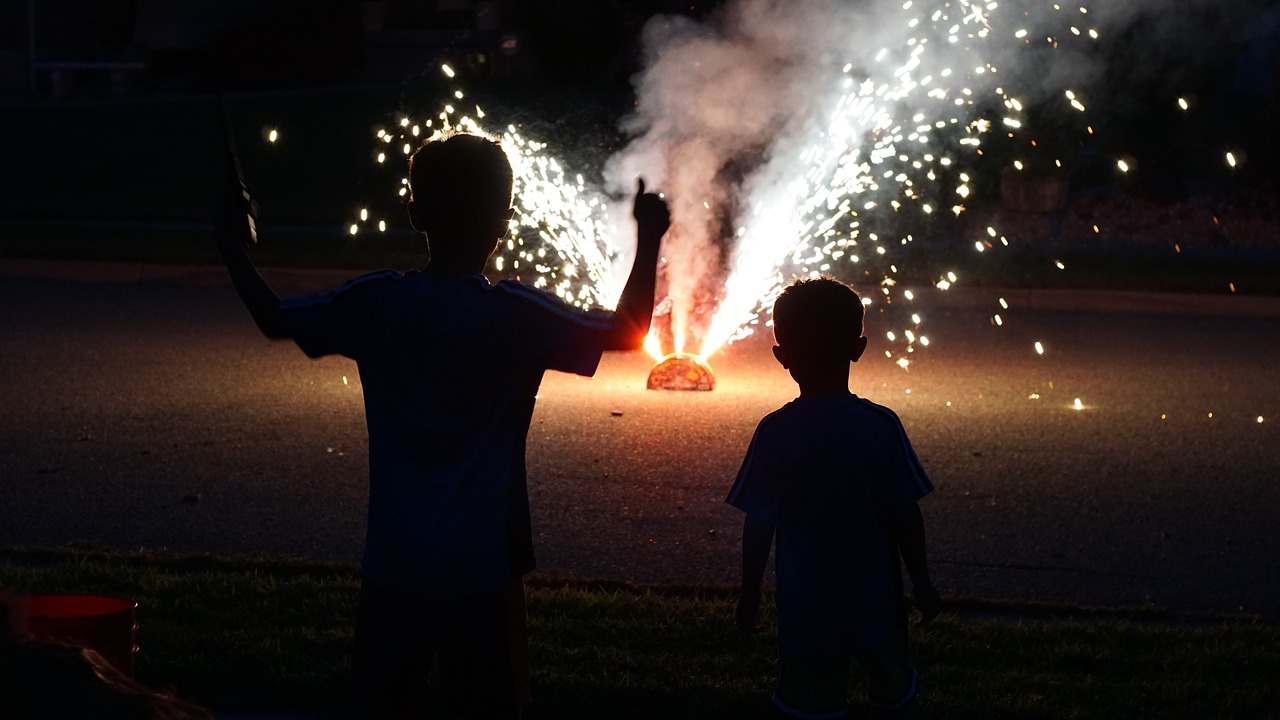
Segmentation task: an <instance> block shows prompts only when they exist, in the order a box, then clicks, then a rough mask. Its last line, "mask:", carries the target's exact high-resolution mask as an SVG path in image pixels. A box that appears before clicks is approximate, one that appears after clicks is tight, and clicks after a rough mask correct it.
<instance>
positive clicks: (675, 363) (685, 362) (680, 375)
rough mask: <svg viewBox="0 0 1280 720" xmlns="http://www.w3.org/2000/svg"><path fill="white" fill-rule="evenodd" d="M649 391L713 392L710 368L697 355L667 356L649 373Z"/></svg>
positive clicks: (714, 378)
mask: <svg viewBox="0 0 1280 720" xmlns="http://www.w3.org/2000/svg"><path fill="white" fill-rule="evenodd" d="M647 387H648V388H649V389H650V390H715V388H716V376H715V374H714V373H712V372H711V366H710V365H708V364H707V363H706V361H705V360H703V359H702V358H700V357H698V356H697V355H684V354H681V353H676V354H674V355H668V356H667V357H666V358H664V359H663V360H662V362H660V363H658V364H657V365H654V366H653V369H652V370H650V371H649V382H648V385H647Z"/></svg>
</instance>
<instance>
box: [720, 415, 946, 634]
mask: <svg viewBox="0 0 1280 720" xmlns="http://www.w3.org/2000/svg"><path fill="white" fill-rule="evenodd" d="M931 488H932V485H931V484H930V483H929V479H928V477H927V475H925V473H924V471H923V469H922V468H921V466H920V461H919V459H918V458H917V457H916V455H915V452H914V451H913V450H912V448H911V445H910V443H909V442H907V440H906V435H905V433H904V432H903V429H902V424H901V422H900V421H899V420H898V417H897V415H895V414H894V413H893V411H891V410H889V409H888V408H886V407H883V406H881V405H877V404H876V403H873V402H871V401H869V400H865V399H863V398H860V397H858V396H856V395H852V394H846V395H835V396H817V397H799V398H797V399H795V400H793V401H791V402H790V403H788V404H787V405H786V406H784V407H783V408H781V409H780V410H777V411H775V412H773V413H771V414H770V415H768V416H766V417H765V418H764V420H762V421H761V422H760V425H759V427H758V428H757V430H756V435H755V438H754V439H753V441H752V443H751V447H750V449H749V450H748V451H747V456H746V459H745V460H744V462H743V466H742V470H741V472H740V473H739V475H738V479H737V482H736V483H735V485H734V487H733V490H732V491H731V492H730V494H729V498H728V500H729V502H730V503H731V504H733V505H734V506H735V507H738V508H739V509H741V510H743V511H744V512H746V513H748V514H751V513H754V512H763V513H775V518H776V519H775V523H776V537H777V541H776V542H777V552H776V557H775V563H776V567H777V593H778V608H779V618H778V628H779V643H780V645H781V649H782V650H783V652H796V653H825V652H839V653H855V652H858V651H859V650H862V649H865V648H869V647H875V646H877V645H880V644H882V643H883V642H885V640H886V639H887V637H888V633H889V631H890V628H891V627H892V626H893V619H894V617H895V614H896V613H897V612H898V606H899V603H900V598H901V593H902V584H901V583H902V580H901V574H900V570H899V560H898V553H897V546H896V545H895V544H894V542H893V539H892V537H891V533H890V531H891V527H890V523H891V520H892V519H893V518H894V517H896V516H897V515H898V514H899V513H901V512H902V511H903V510H905V509H907V508H909V507H910V506H911V505H914V504H915V502H916V500H917V499H918V498H919V497H921V496H923V495H924V494H926V493H927V492H929V490H930V489H931Z"/></svg>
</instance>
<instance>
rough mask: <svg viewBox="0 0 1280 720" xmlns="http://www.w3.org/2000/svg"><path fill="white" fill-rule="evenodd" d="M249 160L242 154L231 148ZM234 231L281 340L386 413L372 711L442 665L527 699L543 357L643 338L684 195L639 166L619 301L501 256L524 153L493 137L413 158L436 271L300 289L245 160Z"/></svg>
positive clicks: (374, 546) (265, 321)
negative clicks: (674, 214)
mask: <svg viewBox="0 0 1280 720" xmlns="http://www.w3.org/2000/svg"><path fill="white" fill-rule="evenodd" d="M232 159H233V160H234V158H232ZM228 167H229V168H231V170H232V172H231V173H230V175H229V178H228V179H229V185H228V188H227V190H228V192H227V194H226V198H225V200H224V202H223V205H222V209H221V212H220V213H219V219H220V221H219V226H218V233H217V234H218V244H219V248H220V249H221V251H222V254H223V257H224V259H225V260H226V263H227V268H228V270H229V271H230V273H231V277H232V280H233V283H234V285H235V287H236V289H237V291H238V292H239V294H240V296H241V298H242V299H243V301H244V303H245V305H246V306H247V307H248V309H249V312H250V314H251V315H252V316H253V319H254V321H255V322H256V323H257V325H258V327H259V328H260V329H261V330H262V332H263V334H264V335H266V336H267V337H269V338H291V339H292V340H293V341H294V342H295V343H297V345H298V347H300V348H301V349H302V350H303V352H305V353H306V354H307V355H308V356H310V357H312V358H315V357H320V356H322V355H329V354H339V355H344V356H346V357H349V358H352V359H354V360H355V361H356V363H357V365H358V367H359V372H360V379H361V382H362V385H363V388H364V402H365V415H366V421H367V424H368V430H369V510H368V529H367V535H366V541H365V551H364V558H363V561H362V563H361V570H362V579H361V587H360V602H359V608H358V610H357V619H356V640H355V648H354V654H353V659H352V670H353V675H354V679H355V685H356V691H357V695H358V697H359V698H360V702H361V704H362V706H363V709H362V710H363V712H365V713H366V714H367V715H369V716H372V717H379V718H381V717H405V716H409V715H415V714H416V715H415V716H420V715H421V714H422V713H423V712H424V711H425V708H426V705H425V703H424V700H425V696H426V686H427V677H428V674H429V672H430V669H431V666H432V662H433V659H434V660H435V661H436V663H437V669H438V672H439V677H440V680H441V683H440V696H441V702H442V704H443V706H444V708H445V712H446V713H448V716H449V717H477V718H506V717H519V716H520V714H521V707H522V706H523V705H524V704H526V703H527V702H528V686H527V683H528V661H527V643H528V639H527V632H526V629H525V607H524V585H523V576H524V575H525V574H526V573H527V572H529V571H530V570H532V569H533V567H534V557H533V540H532V534H531V532H530V522H529V501H528V490H527V486H526V480H525V457H524V455H525V436H526V435H527V433H528V429H529V422H530V418H531V415H532V413H533V406H534V399H535V396H536V394H537V392H538V385H539V383H540V382H541V380H542V376H543V373H544V371H546V370H548V369H551V370H561V371H564V372H571V373H577V374H579V375H587V376H590V375H592V374H594V372H595V370H596V366H597V364H598V363H599V360H600V355H601V353H602V352H603V351H605V350H633V349H638V348H640V347H641V345H642V343H643V341H644V337H645V335H646V334H647V333H648V331H649V325H650V321H651V317H652V312H653V301H654V275H655V269H656V264H657V257H658V246H659V242H660V240H661V239H662V236H663V234H664V233H665V232H666V230H667V227H668V224H669V216H668V212H667V207H666V204H665V202H664V201H663V200H661V199H660V198H659V197H658V196H657V195H654V194H648V193H645V192H644V182H643V181H640V182H639V189H638V191H637V193H636V196H635V200H634V207H633V214H634V217H635V219H636V222H637V229H638V233H637V236H638V248H637V254H636V259H635V264H634V266H633V267H632V270H631V274H630V276H629V278H628V280H627V283H626V286H625V288H624V290H623V292H622V296H621V298H620V299H619V301H618V306H617V309H616V311H614V312H607V311H604V310H598V309H597V310H592V311H583V310H579V309H577V308H574V307H572V306H570V305H568V304H566V303H564V302H561V301H560V300H559V299H558V298H556V297H555V296H552V295H550V294H548V293H545V292H542V291H540V290H537V289H534V288H532V287H529V286H527V285H523V284H521V283H518V282H515V281H510V280H504V281H501V282H498V283H496V284H492V285H491V284H490V283H489V281H488V280H487V279H486V278H485V277H484V275H483V274H482V271H483V270H484V267H485V264H486V263H487V261H488V259H489V257H490V256H491V255H492V254H493V252H494V250H495V249H496V248H497V244H498V242H499V241H500V240H501V238H502V237H503V236H504V235H505V234H506V232H507V229H508V224H509V220H510V218H511V215H512V212H513V211H512V202H511V201H512V170H511V164H510V162H509V161H508V159H507V156H506V153H505V152H504V151H503V149H502V147H501V146H500V145H499V144H498V143H497V142H495V141H493V140H490V139H488V138H486V137H481V136H477V135H469V134H454V135H450V136H448V137H444V138H441V139H437V140H431V141H427V142H425V143H423V144H422V146H420V147H419V148H418V149H417V150H416V151H415V152H414V154H413V155H412V156H411V157H410V159H409V189H410V196H409V197H410V199H409V202H408V211H409V219H410V221H411V223H412V225H413V227H414V228H415V229H416V230H418V231H420V232H422V233H424V234H425V237H426V241H427V245H428V249H429V252H430V259H429V261H428V262H427V264H426V265H425V267H423V268H422V269H421V270H412V271H409V272H404V273H401V272H393V271H382V272H375V273H371V274H368V275H364V276H362V277H358V278H356V279H354V280H351V281H350V282H348V283H347V284H345V285H343V286H341V287H339V288H337V289H336V290H333V291H331V292H327V293H322V294H318V295H311V296H305V297H298V298H293V299H289V300H286V301H284V302H281V301H280V300H279V298H278V297H277V296H276V294H275V293H274V291H273V290H272V289H271V288H270V286H269V285H268V284H267V283H266V282H265V281H264V280H263V278H262V277H261V275H259V273H258V272H257V270H256V268H255V267H254V264H253V262H252V260H251V258H250V256H249V254H248V252H247V250H246V248H247V245H248V244H249V243H250V242H253V241H254V238H255V235H254V233H255V230H254V227H253V212H254V206H253V204H252V199H251V198H250V196H249V193H248V192H247V190H246V189H245V187H244V185H243V179H241V178H240V177H239V174H238V170H237V168H236V166H235V163H234V162H231V163H229V164H228Z"/></svg>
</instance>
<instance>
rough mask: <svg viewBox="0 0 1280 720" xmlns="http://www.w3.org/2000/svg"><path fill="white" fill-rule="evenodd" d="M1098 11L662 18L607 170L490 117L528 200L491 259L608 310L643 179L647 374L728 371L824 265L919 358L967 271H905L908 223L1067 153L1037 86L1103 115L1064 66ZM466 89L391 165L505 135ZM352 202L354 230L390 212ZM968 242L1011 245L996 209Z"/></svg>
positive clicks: (838, 8) (909, 3)
mask: <svg viewBox="0 0 1280 720" xmlns="http://www.w3.org/2000/svg"><path fill="white" fill-rule="evenodd" d="M1090 20H1091V14H1090V12H1089V9H1088V8H1086V7H1081V6H1071V7H1067V6H1062V5H1058V4H1052V3H1044V2H1022V3H1010V4H1006V3H1000V4H997V3H996V2H982V3H979V2H969V1H968V0H951V1H950V2H943V1H941V0H935V1H933V2H922V1H919V0H906V1H905V2H900V3H897V4H894V5H892V6H886V5H884V4H877V3H870V4H864V3H848V2H837V1H836V0H812V1H811V2H807V3H803V4H799V5H786V6H784V5H783V4H781V3H774V2H767V1H765V0H744V1H742V2H737V3H731V4H730V5H728V6H727V7H726V8H724V11H723V12H722V13H721V14H720V15H719V16H718V17H717V19H716V20H715V21H714V22H712V23H710V24H702V23H695V22H693V21H691V20H688V19H687V18H675V17H660V18H657V19H655V20H654V21H652V22H651V23H650V24H649V26H648V27H647V28H646V37H645V47H646V48H647V63H646V67H647V69H646V70H645V72H644V73H643V74H641V75H640V76H638V78H637V83H636V88H637V98H638V102H637V105H636V109H635V112H634V113H633V114H632V116H630V117H629V118H627V119H625V121H624V130H626V131H627V132H628V133H629V136H630V137H631V141H630V142H629V144H628V145H627V147H625V148H624V149H623V150H622V151H621V152H620V153H618V154H617V155H615V156H614V157H613V158H611V159H610V161H609V162H608V163H607V166H606V167H605V168H604V169H603V177H604V182H603V186H597V185H595V183H588V182H587V181H586V180H585V179H584V176H583V175H582V174H571V173H569V172H568V171H567V170H566V169H565V168H564V167H562V166H561V164H560V163H559V162H558V161H557V160H556V158H555V156H554V155H553V154H552V153H551V152H550V151H549V148H548V147H547V146H546V145H545V144H544V143H542V142H539V141H537V140H531V139H527V138H525V137H523V136H521V134H520V133H519V131H518V129H517V128H516V127H514V126H511V127H507V128H506V129H505V130H502V131H499V132H496V133H493V134H498V135H500V136H501V137H502V140H503V144H504V146H505V147H506V148H507V151H508V153H509V156H510V158H511V160H512V164H513V167H514V169H515V173H516V188H515V195H516V203H517V206H516V214H515V216H514V217H513V219H512V221H511V232H510V234H509V236H508V239H507V240H506V242H505V244H504V245H503V246H501V247H500V248H499V252H498V253H497V255H496V257H495V259H494V266H495V269H496V270H497V271H499V272H502V273H508V274H512V275H516V276H519V277H521V278H522V279H524V280H525V281H527V282H531V283H532V284H533V285H535V286H538V287H543V288H546V289H548V290H550V291H552V292H555V293H556V294H557V295H559V296H560V297H562V298H564V299H565V300H567V301H569V302H571V303H574V304H577V305H582V306H587V305H603V306H606V307H611V306H612V305H613V304H614V303H615V302H616V300H617V297H618V295H619V294H620V292H621V285H622V278H623V277H624V276H625V273H626V269H627V268H628V267H629V265H630V260H631V257H630V247H629V244H628V245H620V244H618V243H616V242H615V241H614V238H625V237H628V236H629V235H630V232H631V231H630V230H629V224H628V223H629V218H627V217H625V215H620V214H619V213H618V212H616V211H615V210H614V208H616V207H622V206H625V205H626V203H613V204H611V203H610V202H609V197H610V195H612V196H613V197H625V193H626V189H627V188H630V187H631V186H632V184H633V183H634V178H635V177H637V176H643V177H645V178H646V179H647V180H648V181H649V183H650V185H651V186H654V187H658V188H661V189H663V190H664V191H665V193H666V194H667V196H668V198H669V201H670V202H671V207H672V228H671V231H670V232H669V234H668V236H667V238H666V241H665V244H664V253H663V265H662V268H661V276H660V283H661V287H660V290H664V292H663V293H662V294H663V295H665V297H663V299H662V300H661V301H660V302H659V304H658V308H657V310H656V313H655V329H654V332H653V333H652V334H651V336H650V337H649V339H648V342H647V343H646V348H647V349H648V350H649V352H650V353H651V354H653V355H654V357H655V359H658V360H659V361H661V362H660V364H659V366H658V367H657V368H655V376H656V377H657V379H656V380H655V377H651V378H650V383H649V386H650V387H671V388H680V389H709V388H711V387H714V376H712V375H711V372H710V368H709V367H707V365H706V362H705V358H707V357H709V356H711V355H712V354H713V353H714V352H716V350H717V349H719V348H721V347H723V346H724V345H726V344H728V343H732V342H734V341H735V340H737V339H740V338H742V337H745V336H746V335H749V334H750V333H752V332H753V331H754V330H755V329H756V328H757V327H758V325H759V324H760V317H761V314H762V312H763V311H765V310H767V309H768V308H769V307H770V306H771V305H772V302H773V300H774V298H775V297H776V296H777V294H778V293H779V292H780V291H781V289H782V287H783V286H784V284H785V283H786V281H787V280H788V279H789V278H790V277H793V276H798V275H814V274H818V273H828V274H831V275H835V276H837V277H840V278H842V279H845V280H848V281H851V282H854V283H855V284H857V285H860V286H861V289H862V290H863V295H864V303H865V304H866V305H868V306H869V308H870V307H874V308H878V309H880V310H885V311H888V310H890V308H892V312H890V313H888V316H889V317H891V318H895V319H896V320H897V321H898V322H899V323H900V326H893V329H891V330H890V331H888V332H887V333H886V337H887V339H888V341H889V349H887V350H886V351H885V352H886V355H887V356H888V357H889V358H891V359H893V360H894V361H895V362H896V363H897V364H898V365H899V366H901V367H903V368H907V367H908V366H909V365H910V355H911V353H913V352H915V351H916V349H917V347H922V346H927V345H928V342H929V340H928V337H927V335H926V334H924V332H923V324H924V317H923V315H924V313H923V312H922V311H917V310H915V305H914V303H915V302H916V301H917V299H919V298H920V297H921V295H922V293H932V292H945V291H946V290H947V289H948V288H950V287H951V286H952V285H953V284H954V283H956V282H957V281H958V278H957V277H956V274H955V273H954V272H951V271H948V270H946V269H945V268H931V269H930V272H931V274H932V281H931V282H925V283H922V286H921V287H918V288H912V287H910V286H909V284H908V283H907V282H904V281H903V279H902V275H903V273H902V268H901V267H900V266H899V264H898V263H899V262H900V259H899V255H902V254H903V248H904V247H907V246H910V245H911V244H912V243H916V242H918V241H919V238H918V237H917V236H916V234H915V233H914V232H913V231H912V229H913V228H920V227H927V226H929V224H930V223H937V222H939V221H940V220H943V219H947V218H951V217H956V216H959V215H960V214H962V213H963V212H964V211H965V203H966V202H967V201H968V200H969V198H970V197H971V195H972V194H973V193H974V192H975V187H976V183H975V178H976V177H978V176H979V171H981V173H983V174H984V175H987V176H990V175H993V174H998V173H999V172H1000V171H1001V170H1005V169H1007V170H1008V171H1010V172H1015V173H1017V172H1030V171H1031V170H1032V166H1033V165H1035V164H1042V165H1043V164H1045V163H1048V164H1049V165H1053V166H1057V167H1061V165H1062V161H1063V158H1060V157H1055V156H1053V155H1052V152H1053V151H1052V150H1050V149H1048V148H1047V146H1046V144H1044V143H1037V141H1036V136H1035V134H1034V132H1033V130H1034V128H1031V127H1029V126H1028V116H1027V115H1028V113H1027V108H1028V107H1031V106H1032V105H1033V104H1035V105H1040V106H1043V105H1046V104H1048V105H1050V106H1053V105H1054V104H1057V105H1058V106H1059V107H1058V108H1057V109H1058V110H1060V111H1062V112H1067V113H1077V114H1078V116H1079V118H1080V120H1079V122H1078V123H1077V124H1076V130H1077V131H1078V132H1079V133H1080V134H1081V135H1082V136H1087V135H1088V134H1091V133H1092V128H1090V127H1088V124H1087V121H1086V120H1085V115H1084V113H1085V112H1086V110H1087V107H1086V97H1085V95H1086V93H1085V92H1084V91H1082V90H1081V89H1080V88H1078V87H1076V88H1073V87H1070V86H1067V83H1069V82H1071V79H1075V80H1078V79H1079V78H1080V76H1079V74H1078V73H1073V74H1071V75H1068V74H1066V73H1062V72H1056V71H1055V70H1054V69H1055V68H1058V67H1060V66H1063V65H1065V66H1068V67H1073V68H1079V67H1081V66H1085V65H1087V64H1088V62H1089V52H1090V46H1091V45H1092V44H1093V43H1094V42H1095V41H1096V40H1098V38H1099V33H1098V31H1097V30H1096V29H1095V28H1094V27H1093V26H1091V24H1090ZM443 71H444V72H445V73H446V74H447V75H448V76H449V77H452V76H453V72H452V70H450V69H449V68H448V67H447V66H446V67H444V68H443ZM1055 81H1060V82H1055ZM1046 86H1055V87H1054V88H1053V89H1052V90H1046V89H1045V88H1046ZM466 102H467V101H466V98H465V95H464V93H463V92H462V91H461V90H457V91H455V92H454V96H453V98H452V99H451V101H450V104H448V105H445V106H444V107H443V109H441V110H440V111H439V112H438V113H436V114H435V115H434V116H432V117H427V118H413V117H410V116H407V115H405V116H402V117H401V118H400V119H399V122H398V124H396V125H393V126H392V127H386V128H379V129H378V130H377V143H378V144H379V146H380V147H385V151H384V152H380V153H379V154H378V158H377V159H378V162H380V163H381V162H387V159H388V157H389V156H395V155H399V154H405V155H407V154H408V153H409V152H411V151H412V148H413V147H414V146H416V144H417V143H419V142H420V141H421V139H423V137H425V136H430V135H432V134H434V133H439V132H444V131H449V130H456V129H461V130H465V131H471V132H493V131H489V130H487V128H486V127H485V117H484V112H483V110H482V109H481V108H479V107H478V106H471V107H472V108H473V111H464V110H462V109H461V108H463V107H466V105H464V103H466ZM406 186H407V179H402V180H401V185H400V187H399V188H398V192H399V193H400V195H401V196H403V195H405V193H406V192H407V187H406ZM360 214H361V220H360V222H359V223H353V224H352V226H351V231H352V233H356V232H357V231H358V230H359V229H360V227H362V226H363V225H369V224H373V223H375V222H379V221H377V220H375V219H372V218H370V217H369V216H368V213H367V212H366V211H363V210H362V211H360ZM957 227H958V226H957ZM623 228H627V229H626V230H623ZM949 230H950V228H949ZM952 241H955V238H952ZM959 241H961V242H963V244H965V245H970V246H972V247H973V248H974V250H975V252H985V251H988V250H992V249H998V248H1000V247H1002V246H1007V245H1009V243H1010V241H1009V239H1008V238H1007V237H1005V236H1004V235H1002V233H1001V232H1000V231H999V230H998V229H997V228H995V227H986V228H983V229H982V230H981V231H980V232H979V233H978V234H977V235H976V236H975V237H969V238H959ZM913 276H914V277H915V278H917V279H918V278H919V277H921V273H920V272H919V271H917V272H915V273H914V274H913ZM926 305H927V304H926ZM1002 305H1003V302H1002ZM660 370H661V371H662V372H661V373H660V372H659V371H660ZM664 378H665V379H664ZM670 378H676V379H675V380H671V379H670ZM680 378H684V379H683V380H681V379H680Z"/></svg>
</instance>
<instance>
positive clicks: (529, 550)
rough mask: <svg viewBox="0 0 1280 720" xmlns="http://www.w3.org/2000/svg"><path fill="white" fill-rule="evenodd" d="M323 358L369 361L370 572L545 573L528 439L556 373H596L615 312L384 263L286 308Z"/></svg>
mask: <svg viewBox="0 0 1280 720" xmlns="http://www.w3.org/2000/svg"><path fill="white" fill-rule="evenodd" d="M281 311H282V315H283V319H284V322H285V325H286V327H287V329H288V331H289V333H290V335H291V337H293V339H294V341H295V342H296V343H297V344H298V346H299V347H300V348H302V350H303V351H304V352H305V353H306V354H307V355H308V356H310V357H313V358H314V357H320V356H322V355H329V354H338V355H345V356H346V357H349V358H352V359H353V360H355V361H356V363H357V365H358V367H359V371H360V381H361V384H362V385H363V386H364V404H365V419H366V423H367V425H368V431H369V511H368V529H367V532H366V542H365V554H364V560H363V563H362V567H363V572H364V576H365V577H366V578H368V579H370V580H376V581H378V582H379V583H380V584H383V585H388V586H392V587H398V588H400V589H403V590H406V591H410V592H416V593H421V594H426V595H433V596H440V597H449V596H453V597H459V596H466V595H474V594H478V593H480V592H485V591H488V590H493V589H496V588H500V587H502V586H503V585H504V584H506V583H509V582H510V581H511V580H512V579H513V578H515V577H519V576H520V575H523V574H524V573H526V572H528V571H529V570H531V569H533V566H534V558H533V542H532V535H531V531H530V524H529V500H528V489H527V485H526V480H525V437H526V435H527V434H528V430H529V422H530V419H531V417H532V415H533V405H534V398H535V396H536V395H537V392H538V385H539V384H540V383H541V381H542V376H543V373H544V371H545V370H549V369H551V370H561V371H564V372H570V373H576V374H579V375H588V376H589V375H592V374H594V373H595V370H596V367H597V365H598V363H599V361H600V356H601V352H602V349H603V345H604V340H605V337H606V333H607V331H608V330H609V329H610V328H611V326H612V318H613V314H612V313H610V312H606V311H602V310H592V311H584V310H580V309H578V308H574V307H572V306H569V305H567V304H565V303H563V302H561V301H560V300H559V299H558V298H556V297H554V296H552V295H550V294H548V293H545V292H542V291H540V290H536V289H534V288H531V287H529V286H527V285H523V284H521V283H518V282H514V281H502V282H499V283H497V284H495V285H490V284H489V282H488V281H487V280H486V279H485V278H484V277H483V276H481V275H473V276H466V277H461V278H451V279H445V280H440V279H433V278H431V277H429V276H427V275H426V274H424V273H421V272H418V271H412V272H407V273H399V272H393V271H384V272H378V273H372V274H369V275H365V276H363V277H360V278H357V279H355V280H353V281H351V282H349V283H347V284H346V285H343V286H342V287H340V288H338V289H336V290H334V291H332V292H328V293H323V294H318V295H311V296H306V297H299V298H293V299H290V300H286V301H285V302H283V303H281Z"/></svg>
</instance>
